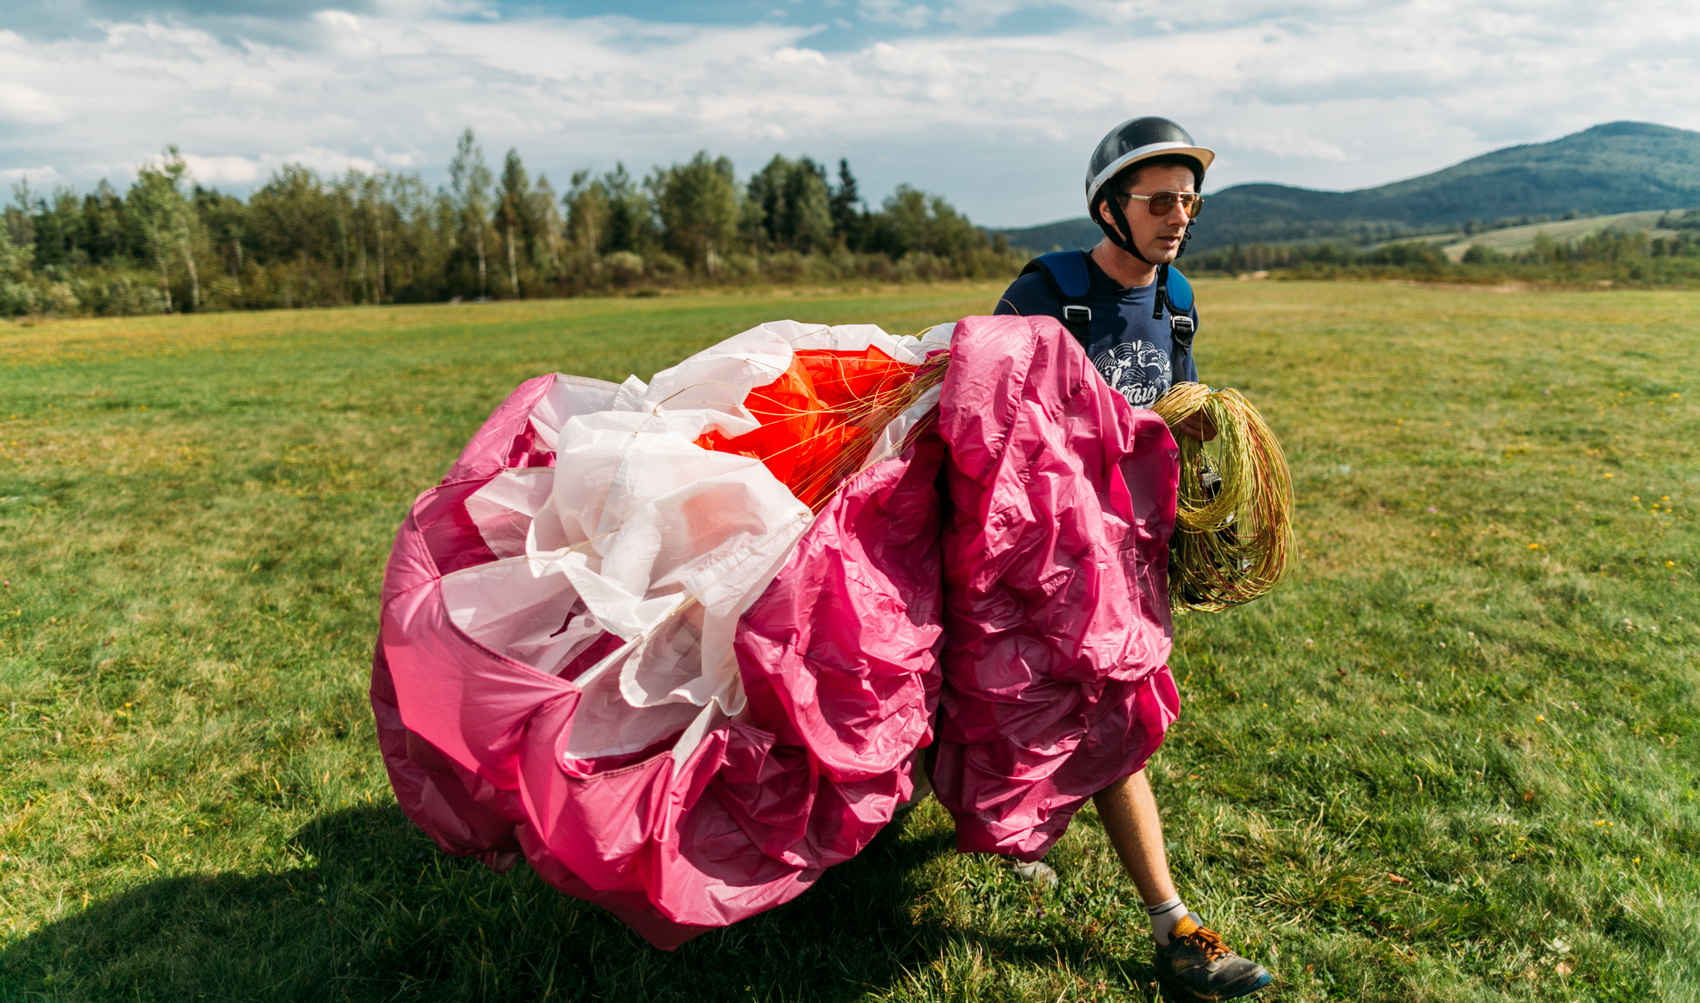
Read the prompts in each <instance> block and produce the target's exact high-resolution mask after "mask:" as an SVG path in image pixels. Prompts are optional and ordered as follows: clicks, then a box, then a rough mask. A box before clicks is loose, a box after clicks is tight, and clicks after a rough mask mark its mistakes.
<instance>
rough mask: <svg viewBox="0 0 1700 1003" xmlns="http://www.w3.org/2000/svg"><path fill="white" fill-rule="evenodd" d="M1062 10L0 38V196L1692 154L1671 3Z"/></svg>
mask: <svg viewBox="0 0 1700 1003" xmlns="http://www.w3.org/2000/svg"><path fill="white" fill-rule="evenodd" d="M993 2H994V3H998V2H1001V3H1003V4H1004V6H1000V7H996V8H982V9H983V10H991V11H992V12H993V13H1008V12H1014V11H1015V10H1016V8H1015V6H1013V0H993ZM1068 3H1069V4H1070V5H1071V6H1073V7H1075V8H1076V9H1077V10H1078V11H1080V12H1081V13H1082V14H1084V15H1086V16H1087V17H1088V19H1089V20H1088V22H1087V23H1086V24H1084V25H1080V26H1077V27H1074V28H1070V29H1067V30H1057V31H1051V32H1048V33H1044V34H1031V35H1027V36H1022V37H998V36H990V37H988V36H985V35H976V34H972V33H968V32H967V31H966V30H958V29H956V28H953V27H951V25H953V24H963V25H965V26H966V25H969V24H970V22H968V21H967V20H966V16H965V14H964V12H965V10H966V5H965V4H958V5H951V4H943V5H940V6H938V7H937V8H929V7H927V6H925V5H922V4H906V3H903V2H901V0H863V2H862V6H861V12H862V14H863V16H864V17H868V16H870V15H874V16H880V17H886V18H889V19H897V20H902V19H910V20H912V21H913V22H915V23H921V20H922V18H923V17H925V18H926V19H928V20H927V23H929V24H931V25H932V30H930V31H928V32H926V33H924V34H907V33H902V32H899V33H897V34H893V35H890V36H888V37H887V39H886V40H885V41H880V42H875V43H872V44H868V45H865V46H862V47H857V48H851V49H833V48H831V47H830V46H829V45H828V44H827V42H828V41H829V39H827V38H826V37H825V36H822V35H819V34H817V33H816V32H815V31H814V30H812V29H810V28H806V27H785V26H777V25H772V24H751V25H744V26H683V25H665V24H655V23H649V22H643V21H638V20H635V19H632V18H614V17H607V18H577V19H572V18H560V17H541V16H526V17H515V18H508V19H503V18H497V17H494V16H493V15H492V14H491V12H490V11H489V10H488V9H486V7H485V6H484V5H482V4H478V3H463V2H460V0H379V2H378V3H376V4H374V5H372V6H370V7H362V8H361V9H362V10H363V11H365V12H364V13H361V14H359V15H356V14H354V13H351V12H349V11H346V10H342V9H326V10H322V11H320V12H318V13H317V14H315V15H313V16H312V17H311V18H309V19H308V20H306V21H305V22H303V23H302V24H301V25H300V26H298V27H299V28H300V30H298V31H296V32H295V33H294V35H293V39H292V41H290V42H289V44H284V43H283V42H282V41H279V40H278V39H279V38H282V37H283V35H284V34H285V33H274V34H273V35H267V36H265V37H264V38H262V37H261V36H259V35H255V36H253V37H243V38H240V39H232V38H231V37H229V36H228V35H221V34H217V33H214V32H212V31H209V30H202V29H200V28H198V27H196V25H195V23H193V22H172V23H170V24H162V23H156V22H148V21H141V22H125V23H114V24H110V25H107V26H105V28H104V29H103V30H102V31H100V32H98V33H95V34H94V35H93V36H92V37H82V38H63V39H45V40H30V41H27V42H26V41H25V40H24V39H22V38H21V37H19V36H18V35H16V34H14V33H8V32H4V31H0V65H3V66H5V68H6V69H5V72H4V83H0V169H11V170H18V169H22V165H25V164H29V165H35V164H51V165H53V168H54V169H56V170H57V172H58V176H59V177H60V178H62V179H65V180H68V181H70V182H72V183H76V184H79V185H87V184H92V183H93V181H94V180H96V179H97V178H98V177H99V176H100V172H107V173H110V172H112V171H113V170H114V168H112V167H111V166H96V165H111V164H114V163H116V164H120V165H130V166H132V167H133V165H134V164H136V163H139V162H140V161H142V160H143V159H145V158H148V157H151V156H154V155H157V153H158V152H159V150H160V149H161V148H162V147H163V146H164V145H165V144H167V143H176V144H178V145H179V146H180V147H181V148H182V150H183V151H184V154H185V157H186V159H188V161H189V163H190V166H191V169H192V170H193V171H194V173H195V175H196V177H197V178H199V179H200V180H202V181H203V182H205V183H211V184H218V185H225V186H230V187H234V188H242V187H245V186H251V185H254V184H258V183H262V182H263V181H264V180H265V178H266V177H268V176H269V175H270V173H271V172H272V171H274V170H275V169H276V168H277V167H278V166H280V165H281V164H283V163H286V162H291V161H295V162H303V163H306V164H308V165H309V166H312V167H313V168H314V169H316V170H320V171H323V172H325V173H333V174H334V173H341V172H342V171H345V170H348V169H350V168H353V169H357V170H376V169H380V168H389V169H418V170H423V171H426V172H427V177H428V180H433V181H434V180H435V178H436V177H437V176H439V175H440V172H441V171H442V169H443V167H444V166H445V165H446V163H447V161H448V159H449V157H450V155H451V153H452V151H453V148H454V142H455V137H456V136H457V135H458V134H459V132H460V131H461V129H463V128H465V127H467V126H471V127H472V128H473V129H475V130H476V132H477V135H478V137H479V139H480V141H481V142H482V144H483V146H484V149H485V153H486V156H487V158H488V159H489V161H490V162H491V164H492V166H496V165H498V164H499V162H500V158H501V155H502V153H503V152H504V151H505V150H506V149H507V148H508V147H510V146H511V147H515V148H517V149H518V150H519V151H520V152H521V154H522V155H524V157H525V159H526V162H527V165H528V167H529V168H530V169H531V171H532V173H533V174H536V173H538V172H539V171H547V172H548V173H549V174H551V175H552V176H553V177H554V178H555V179H556V181H557V184H559V183H560V182H562V181H564V180H565V177H566V175H568V174H570V173H571V172H572V171H573V170H575V169H578V168H584V167H589V168H593V169H596V170H602V169H606V168H609V167H612V166H613V163H614V162H615V161H617V160H618V161H624V162H625V164H626V165H627V166H628V168H630V169H631V170H632V171H633V172H634V173H637V174H640V175H641V174H642V173H645V172H646V171H647V170H648V169H649V167H650V166H651V165H654V164H658V163H672V162H677V161H679V160H683V159H685V158H688V157H689V156H690V155H691V154H693V153H695V152H696V151H697V150H699V149H705V150H708V151H709V152H711V153H714V154H721V153H725V154H727V155H729V156H731V157H732V158H733V160H734V162H735V163H736V164H737V165H738V167H739V169H740V171H742V172H743V173H744V174H746V175H747V174H748V173H749V172H750V171H752V170H754V169H756V168H757V167H759V166H760V164H761V163H763V162H765V161H766V160H767V159H768V158H769V157H771V156H772V155H773V154H774V153H776V152H778V153H784V154H786V155H788V156H797V155H803V154H807V155H809V156H812V157H815V158H816V159H817V160H822V161H825V162H828V163H834V162H836V160H837V159H838V158H839V157H848V158H849V160H850V162H851V166H852V168H853V170H855V172H856V174H857V175H858V177H859V180H860V181H861V187H862V190H863V192H864V193H865V194H866V195H867V196H868V197H869V199H870V201H875V202H877V201H878V200H879V198H880V197H882V196H883V195H884V194H885V193H886V192H888V191H890V189H891V187H892V186H893V185H895V184H896V183H898V182H900V181H906V182H909V183H912V184H915V185H917V186H918V187H921V188H923V189H926V190H928V191H933V192H938V193H940V194H943V195H945V196H946V197H947V198H949V199H950V200H951V201H952V202H953V203H955V204H956V205H958V206H959V207H960V208H962V209H964V210H965V211H966V212H968V213H969V214H970V215H971V216H972V217H973V218H974V219H976V220H978V221H980V222H984V223H990V224H1020V223H1028V222H1038V221H1044V220H1050V219H1056V218H1060V217H1064V216H1069V215H1074V214H1077V213H1078V212H1079V211H1080V209H1079V205H1078V203H1079V199H1080V194H1079V178H1080V176H1081V175H1082V174H1083V173H1084V166H1085V160H1086V156H1087V153H1088V152H1089V151H1090V149H1091V148H1092V145H1093V144H1094V143H1096V142H1097V140H1098V138H1099V136H1100V135H1101V134H1102V133H1103V131H1104V130H1105V129H1107V128H1109V127H1110V126H1111V125H1113V124H1114V123H1116V122H1118V121H1120V120H1122V119H1124V118H1127V117H1129V116H1131V115H1135V114H1149V113H1156V114H1166V115H1169V116H1170V117H1173V118H1175V119H1177V120H1179V121H1181V122H1182V123H1183V124H1185V125H1186V126H1187V127H1188V128H1189V129H1191V130H1192V132H1193V134H1194V135H1195V136H1196V137H1197V138H1198V140H1199V141H1200V142H1202V143H1204V144H1206V145H1209V146H1213V147H1215V148H1217V149H1218V152H1219V154H1220V157H1219V159H1218V161H1217V165H1216V167H1215V168H1214V169H1213V171H1212V174H1211V178H1210V182H1209V185H1208V187H1209V188H1211V189H1219V188H1221V187H1223V186H1225V185H1228V184H1232V183H1237V182H1242V181H1254V180H1275V181H1281V182H1285V183H1289V184H1299V185H1306V186H1310V187H1321V188H1352V187H1362V186H1366V185H1371V184H1379V183H1382V182H1386V181H1390V180H1395V179H1397V178H1400V177H1407V176H1410V175H1414V174H1417V173H1421V172H1424V171H1428V170H1434V169H1437V168H1440V167H1443V166H1446V165H1447V164H1450V163H1453V162H1455V161H1457V160H1460V159H1463V158H1465V157H1468V156H1472V155H1475V154H1479V153H1483V152H1486V151H1488V150H1491V149H1494V148H1497V147H1499V146H1504V145H1508V144H1511V143H1517V142H1531V141H1541V140H1546V139H1551V138H1554V137H1556V136H1559V135H1561V134H1564V133H1566V132H1570V131H1574V130H1576V129H1580V128H1585V127H1587V126H1589V125H1593V124H1595V123H1598V122H1602V121H1608V120H1611V119H1619V118H1635V119H1648V118H1652V119H1656V120H1658V121H1661V122H1664V123H1666V124H1670V125H1676V126H1683V127H1688V128H1697V127H1700V94H1697V93H1695V91H1694V88H1693V87H1692V86H1691V84H1692V81H1693V80H1695V79H1696V78H1700V73H1697V72H1696V71H1697V69H1700V64H1697V61H1696V56H1695V55H1694V54H1695V53H1696V52H1700V19H1695V18H1692V16H1688V15H1686V12H1685V10H1684V8H1685V7H1686V0H1683V2H1671V3H1663V4H1660V3H1649V4H1645V5H1642V6H1641V7H1639V8H1637V9H1638V11H1639V13H1637V14H1635V15H1634V16H1630V14H1629V13H1628V11H1629V7H1628V6H1627V5H1626V4H1618V3H1615V2H1614V0H1607V2H1606V3H1605V5H1604V6H1603V7H1602V8H1600V10H1599V12H1597V13H1595V14H1591V15H1589V16H1586V17H1584V16H1581V11H1582V10H1583V8H1581V6H1580V5H1576V10H1575V11H1571V12H1569V13H1566V12H1562V11H1561V12H1560V13H1559V15H1555V14H1554V13H1552V9H1551V7H1550V5H1546V4H1541V5H1536V4H1534V3H1533V2H1519V0H1502V2H1497V3H1496V2H1492V0H1485V2H1484V3H1476V4H1465V3H1463V2H1461V0H1422V2H1414V3H1413V2H1408V3H1403V4H1395V5H1393V6H1387V5H1385V4H1382V3H1373V4H1372V3H1370V2H1368V0H1339V2H1336V3H1331V4H1326V5H1316V4H1312V5H1310V6H1308V7H1307V8H1305V9H1304V10H1297V11H1295V10H1293V9H1292V8H1288V7H1282V6H1278V5H1277V4H1276V3H1275V0H1258V2H1257V3H1256V4H1250V5H1248V4H1247V3H1244V2H1232V0H1201V3H1200V4H1198V5H1195V6H1193V7H1191V8H1189V9H1188V11H1187V14H1186V16H1185V17H1181V18H1176V19H1175V20H1174V22H1173V24H1172V25H1171V26H1170V27H1169V28H1167V29H1164V28H1162V27H1160V26H1159V24H1158V21H1159V19H1160V17H1162V16H1166V15H1164V13H1163V11H1164V10H1165V8H1159V7H1158V6H1157V5H1155V4H1153V3H1150V2H1139V3H1131V2H1115V0H1068ZM1560 15H1562V16H1560ZM469 16H470V17H471V18H472V19H471V20H468V19H467V18H468V17H469ZM983 16H991V15H990V14H986V15H983ZM1601 16H1604V17H1607V18H1609V19H1610V21H1611V23H1612V24H1613V25H1614V26H1615V27H1614V30H1612V31H1609V32H1601V31H1599V30H1597V27H1595V26H1596V25H1597V24H1598V23H1599V19H1600V17H1601ZM981 23H984V22H983V21H982V22H981ZM824 30H831V31H833V32H834V33H835V35H837V34H841V33H840V32H839V31H838V29H824ZM266 39H271V40H269V41H268V40H266ZM8 126H10V128H8ZM31 169H35V168H31Z"/></svg>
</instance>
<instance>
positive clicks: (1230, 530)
mask: <svg viewBox="0 0 1700 1003" xmlns="http://www.w3.org/2000/svg"><path fill="white" fill-rule="evenodd" d="M1152 408H1153V410H1155V411H1156V412H1157V413H1158V414H1159V415H1161V416H1162V418H1163V420H1164V421H1166V422H1168V424H1169V428H1170V429H1176V428H1177V427H1178V426H1179V425H1180V424H1181V423H1182V422H1184V421H1186V420H1187V419H1188V418H1191V417H1192V416H1193V415H1196V414H1199V413H1201V412H1202V413H1203V415H1204V418H1205V420H1207V421H1208V423H1209V424H1210V425H1213V426H1214V427H1215V429H1216V438H1215V439H1214V440H1213V441H1211V442H1210V443H1208V444H1206V443H1204V442H1202V441H1200V440H1199V439H1197V438H1194V437H1193V436H1190V435H1184V434H1179V433H1177V434H1176V436H1175V441H1176V442H1177V443H1178V444H1179V446H1180V487H1179V490H1178V497H1177V499H1176V505H1175V534H1174V538H1173V540H1172V543H1171V545H1170V548H1169V601H1170V604H1171V606H1173V607H1174V608H1175V609H1192V610H1199V611H1201V612H1218V611H1221V610H1224V609H1227V608H1228V607H1230V606H1237V605H1239V604H1241V603H1247V602H1250V601H1252V600H1253V599H1256V598H1257V597H1258V596H1261V595H1263V594H1264V593H1266V592H1268V591H1269V590H1270V589H1271V588H1273V587H1274V585H1275V582H1276V581H1277V580H1278V579H1280V577H1281V572H1282V571H1283V570H1284V569H1285V568H1286V564H1287V551H1288V549H1289V548H1290V547H1291V546H1292V541H1293V533H1292V525H1291V521H1290V518H1291V514H1292V508H1293V482H1292V476H1291V475H1290V474H1289V473H1288V471H1287V460H1286V457H1285V456H1284V455H1283V454H1282V452H1281V444H1280V443H1279V442H1277V441H1276V439H1275V434H1274V433H1273V432H1271V431H1270V429H1269V426H1268V425H1267V424H1266V423H1265V422H1264V421H1263V416H1262V415H1261V414H1259V413H1258V412H1257V409H1256V408H1255V407H1252V405H1251V402H1249V401H1247V400H1246V399H1245V397H1244V396H1242V395H1241V394H1240V393H1239V391H1237V390H1233V389H1231V388H1225V389H1222V390H1213V389H1211V388H1210V387H1207V386H1205V385H1204V384H1202V383H1177V384H1175V385H1174V386H1173V387H1171V388H1170V389H1169V392H1168V393H1166V394H1164V395H1163V397H1162V398H1161V399H1160V400H1158V401H1157V403H1156V404H1154V405H1153V406H1152Z"/></svg>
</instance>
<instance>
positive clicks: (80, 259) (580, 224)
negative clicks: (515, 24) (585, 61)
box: [0, 129, 1023, 317]
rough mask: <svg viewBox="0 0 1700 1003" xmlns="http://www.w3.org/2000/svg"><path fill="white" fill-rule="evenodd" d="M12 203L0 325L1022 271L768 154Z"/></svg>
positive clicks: (27, 198)
mask: <svg viewBox="0 0 1700 1003" xmlns="http://www.w3.org/2000/svg"><path fill="white" fill-rule="evenodd" d="M12 195H13V198H12V203H11V205H9V206H8V207H7V208H5V209H4V210H3V214H4V226H0V317H8V316H9V317H16V316H20V315H39V314H58V315H76V314H96V315H115V314H140V313H168V312H174V311H180V312H192V311H203V310H241V309H267V308H276V307H306V306H343V305H350V304H377V303H424V302H441V301H447V300H454V299H485V298H493V299H499V298H521V297H532V296H573V295H580V294H585V293H607V292H622V291H624V292H643V291H648V290H656V289H660V288H665V287H670V286H679V285H693V286H700V285H714V284H726V285H740V284H748V285H755V284H768V283H775V282H779V283H803V282H836V281H843V280H869V281H879V282H888V281H905V280H930V279H947V278H969V277H995V276H1013V275H1014V274H1015V271H1016V270H1017V269H1018V268H1019V267H1020V265H1021V262H1022V260H1023V258H1022V256H1021V255H1020V254H1019V253H1017V252H1015V251H1012V250H1011V249H1010V248H1009V246H1008V244H1007V241H1005V240H1004V238H1002V237H995V236H991V235H988V234H987V233H986V232H985V231H984V230H982V229H981V228H979V227H977V226H975V225H974V224H973V223H972V222H970V221H969V220H968V218H967V217H965V216H963V215H962V214H961V213H959V212H957V211H956V210H955V209H954V208H952V207H951V206H950V205H949V203H947V202H946V201H945V200H944V199H943V198H941V197H939V196H936V195H929V194H927V193H925V192H922V191H919V190H917V189H915V188H912V187H909V186H907V185H900V186H898V188H897V189H896V191H895V192H893V194H892V195H891V196H890V197H889V198H887V199H886V200H885V202H884V203H883V205H882V206H881V207H880V208H879V210H877V211H869V209H868V208H867V206H866V204H865V203H864V201H863V199H862V196H861V193H860V192H859V190H858V188H857V184H856V178H855V176H854V175H853V174H852V173H851V170H850V165H849V163H848V162H847V161H845V160H840V161H839V162H838V170H837V172H836V176H835V177H829V175H828V171H827V169H826V168H825V167H824V166H823V165H821V164H818V163H816V162H814V161H812V160H810V159H809V158H807V157H803V158H799V159H795V160H792V159H787V158H785V157H782V156H775V157H774V158H773V159H772V160H770V161H768V163H767V164H766V166H764V167H762V169H761V170H759V171H757V172H756V173H755V175H754V176H752V177H750V178H749V179H748V180H747V181H745V182H743V183H739V181H738V179H737V178H736V177H735V176H734V173H733V168H732V162H731V161H730V160H728V159H727V158H725V157H718V158H714V157H710V156H709V155H708V154H707V153H706V152H704V153H698V154H697V155H696V156H695V157H693V158H692V159H691V160H689V161H688V162H686V163H683V164H675V165H672V166H670V167H658V168H655V169H654V170H652V171H651V173H650V174H649V175H648V176H647V177H645V178H642V179H641V180H640V179H639V178H637V177H634V176H633V175H631V174H630V173H628V172H627V171H626V169H625V167H624V165H617V166H616V167H615V168H614V169H613V170H612V171H608V172H605V173H603V174H601V175H593V174H592V173H591V172H588V171H580V172H578V173H576V174H574V175H573V176H572V178H571V181H570V182H569V185H568V187H567V190H566V192H565V193H558V192H557V191H556V190H555V188H554V187H553V186H552V185H551V184H550V182H549V179H548V178H547V177H546V176H542V175H539V176H538V177H537V178H536V179H535V180H534V179H532V177H531V176H530V175H529V174H528V172H527V171H526V168H525V164H524V161H523V160H522V159H521V157H520V154H519V152H518V151H517V150H511V149H510V150H509V151H508V153H507V155H506V157H504V158H503V160H502V163H501V166H500V170H499V171H496V170H493V169H492V168H491V166H490V165H489V163H488V162H487V161H486V160H485V157H484V153H483V150H482V149H481V147H480V146H479V144H478V141H477V138H476V137H475V136H474V134H473V132H472V130H470V129H468V130H466V131H465V132H464V133H463V134H462V135H461V137H460V139H459V142H458V143H457V145H456V149H455V154H454V158H453V160H452V161H451V162H450V164H449V184H448V185H447V187H443V188H439V189H437V190H435V191H432V190H431V189H429V188H427V187H426V186H425V184H424V183H423V182H422V181H421V180H420V179H419V178H418V177H417V176H416V175H411V174H392V173H382V172H381V173H376V174H363V173H360V172H357V171H350V172H348V173H346V174H344V175H342V176H341V177H334V178H326V177H321V176H320V175H318V174H316V173H315V172H314V171H312V170H310V169H308V168H306V167H303V166H300V165H289V166H285V167H283V168H281V169H280V170H278V171H277V172H276V173H275V174H274V175H273V176H272V177H271V179H270V180H268V181H267V182H266V183H265V184H264V185H262V186H261V187H260V188H258V189H256V190H255V191H254V192H253V193H252V194H251V195H249V197H248V199H247V200H246V201H244V200H242V199H239V198H236V197H234V196H231V195H228V194H225V193H223V192H219V191H217V190H215V189H212V188H207V187H202V186H201V185H200V184H198V183H195V181H194V179H193V178H192V177H191V176H190V172H189V169H188V166H187V164H186V163H185V162H184V159H183V157H182V156H181V154H180V153H179V152H178V150H177V149H176V148H175V147H172V148H169V149H168V150H167V151H166V153H165V154H164V156H163V157H161V158H160V159H159V160H158V161H157V162H153V163H149V164H146V165H144V166H142V167H141V168H140V169H139V170H138V171H137V175H136V180H135V182H134V183H133V184H132V185H131V186H130V188H129V190H128V191H126V192H124V193H123V194H119V192H118V191H117V190H116V189H114V188H113V187H112V186H111V185H110V184H108V183H107V182H105V181H102V182H101V183H100V184H99V185H98V186H97V187H96V188H95V190H94V191H92V192H89V193H86V194H81V195H79V194H78V193H77V192H75V191H72V190H71V189H69V188H61V189H59V190H56V191H54V192H52V193H51V194H41V193H37V192H34V191H32V190H31V189H30V188H29V186H28V185H27V184H25V183H22V182H20V183H19V184H18V185H16V186H15V187H14V190H13V192H12Z"/></svg>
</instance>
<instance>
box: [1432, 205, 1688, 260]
mask: <svg viewBox="0 0 1700 1003" xmlns="http://www.w3.org/2000/svg"><path fill="white" fill-rule="evenodd" d="M1665 215H1667V213H1666V211H1665V210H1662V209H1651V210H1642V211H1640V212H1619V213H1612V214H1610V215H1606V216H1586V217H1583V218H1581V219H1564V220H1552V221H1550V222H1546V223H1530V224H1528V225H1526V226H1506V227H1501V228H1499V229H1497V230H1484V231H1482V232H1481V233H1477V234H1473V235H1471V236H1464V235H1462V234H1456V233H1454V234H1447V235H1445V236H1444V237H1440V238H1432V239H1434V240H1435V241H1436V242H1438V243H1441V244H1442V245H1443V246H1442V248H1441V249H1442V250H1443V251H1445V252H1446V256H1447V257H1448V258H1451V259H1452V260H1453V261H1459V260H1461V259H1462V258H1463V257H1464V252H1465V251H1468V250H1469V249H1470V247H1471V245H1480V246H1482V247H1486V248H1489V249H1491V250H1494V251H1498V252H1499V253H1501V254H1518V253H1521V252H1523V251H1527V250H1529V249H1530V248H1532V247H1534V246H1535V238H1536V237H1541V236H1544V237H1546V238H1548V239H1549V240H1555V241H1558V242H1559V243H1565V242H1568V241H1573V240H1580V239H1581V238H1583V237H1586V236H1589V235H1591V234H1595V233H1599V232H1601V231H1602V230H1616V231H1618V232H1620V233H1642V232H1645V233H1646V234H1647V236H1648V237H1649V238H1653V237H1673V236H1675V235H1676V233H1677V231H1675V230H1662V229H1660V228H1659V226H1658V223H1659V219H1660V218H1661V217H1663V216H1665Z"/></svg>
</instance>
